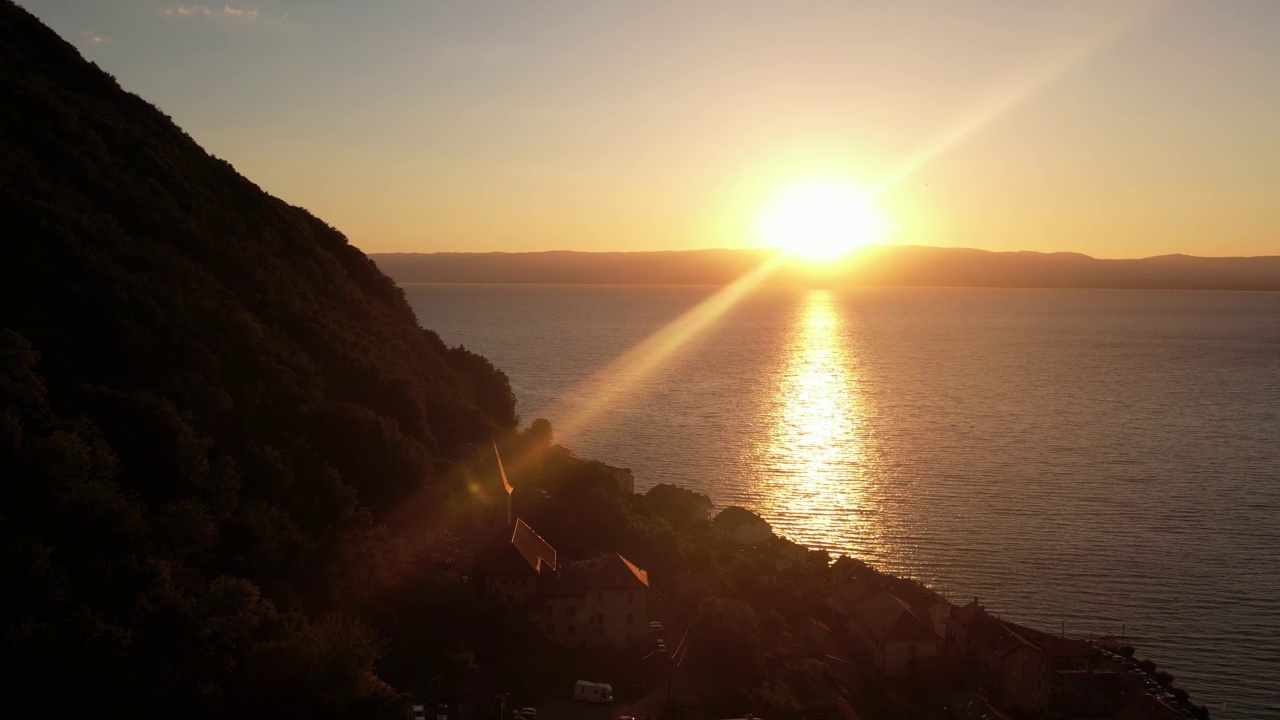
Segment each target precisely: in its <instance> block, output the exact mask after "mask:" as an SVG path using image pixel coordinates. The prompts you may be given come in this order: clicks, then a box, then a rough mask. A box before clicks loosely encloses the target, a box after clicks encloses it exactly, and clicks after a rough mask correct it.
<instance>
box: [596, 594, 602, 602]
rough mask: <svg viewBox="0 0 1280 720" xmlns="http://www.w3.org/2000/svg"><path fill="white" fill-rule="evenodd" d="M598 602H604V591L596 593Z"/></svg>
mask: <svg viewBox="0 0 1280 720" xmlns="http://www.w3.org/2000/svg"><path fill="white" fill-rule="evenodd" d="M596 602H604V593H596Z"/></svg>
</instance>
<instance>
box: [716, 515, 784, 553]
mask: <svg viewBox="0 0 1280 720" xmlns="http://www.w3.org/2000/svg"><path fill="white" fill-rule="evenodd" d="M711 527H712V529H714V530H715V531H716V533H717V534H719V535H720V536H722V537H727V538H731V539H733V540H734V541H736V542H737V543H738V544H739V545H758V544H760V543H763V542H768V541H769V540H772V539H773V537H774V535H773V527H772V526H770V525H769V523H768V522H766V521H765V519H764V518H762V517H760V516H759V515H757V514H755V513H753V512H751V511H750V510H747V509H746V508H742V507H738V506H737V505H730V506H729V507H727V508H725V509H724V510H721V511H720V514H718V515H716V517H715V519H714V520H712V521H711Z"/></svg>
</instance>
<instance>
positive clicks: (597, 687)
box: [573, 680, 613, 703]
mask: <svg viewBox="0 0 1280 720" xmlns="http://www.w3.org/2000/svg"><path fill="white" fill-rule="evenodd" d="M573 699H574V700H582V701H584V702H598V703H611V702H613V686H612V685H610V684H609V683H597V682H589V681H587V680H579V681H578V682H577V684H575V685H574V686H573Z"/></svg>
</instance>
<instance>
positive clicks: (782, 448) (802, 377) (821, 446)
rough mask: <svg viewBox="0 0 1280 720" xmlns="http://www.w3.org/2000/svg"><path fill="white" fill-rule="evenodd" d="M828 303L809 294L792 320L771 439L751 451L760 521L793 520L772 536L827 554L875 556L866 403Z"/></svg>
mask: <svg viewBox="0 0 1280 720" xmlns="http://www.w3.org/2000/svg"><path fill="white" fill-rule="evenodd" d="M833 303H834V300H833V298H832V296H831V293H829V292H828V291H825V290H815V291H813V292H811V293H810V294H809V295H808V297H807V298H806V300H805V301H804V304H803V306H802V309H801V312H800V313H798V314H797V316H796V319H795V323H794V325H793V327H792V329H791V332H790V335H791V337H790V340H789V348H788V355H787V357H786V360H785V364H784V365H783V366H782V368H781V370H780V372H779V374H778V376H777V380H776V387H775V390H774V393H773V396H774V403H775V405H774V408H773V411H772V432H771V433H770V434H769V435H768V436H767V438H765V441H764V443H763V444H762V446H761V447H760V448H759V449H758V450H757V452H758V455H759V456H760V460H761V462H759V463H757V464H756V466H757V467H761V468H769V469H770V472H769V473H768V474H767V475H765V476H763V477H761V478H759V479H758V480H757V482H758V484H759V485H760V487H758V488H757V489H756V492H757V493H758V495H759V496H760V497H761V498H762V500H763V505H764V508H763V510H764V514H765V516H766V517H769V518H771V519H774V518H778V519H782V518H787V519H794V521H793V522H787V521H786V520H783V521H782V522H781V523H779V525H778V527H776V528H775V529H776V530H777V531H778V532H779V533H781V534H783V535H786V536H788V537H790V538H792V539H794V540H797V541H799V542H802V543H805V544H807V545H811V546H817V547H823V548H828V549H830V550H831V551H833V553H834V552H835V551H837V550H840V549H844V548H848V547H850V546H854V547H858V548H859V549H860V550H861V551H862V553H863V554H871V555H877V556H878V555H881V554H882V553H883V552H884V551H885V548H884V547H883V545H884V540H883V538H882V536H881V532H880V529H879V528H878V526H877V524H876V508H875V507H874V504H873V503H874V501H873V500H872V497H873V496H872V495H871V494H869V493H868V492H866V490H867V485H868V483H869V481H870V478H869V476H868V475H867V474H865V473H864V470H865V469H866V465H867V463H868V461H869V460H871V459H872V456H873V455H874V448H873V447H871V446H870V443H869V442H866V439H867V437H868V435H869V433H868V432H867V430H868V428H866V427H864V423H865V422H866V412H865V411H866V402H867V401H866V398H865V397H864V396H863V394H862V393H861V392H860V390H859V383H858V377H857V359H856V358H854V357H851V354H850V352H849V350H848V349H847V346H846V340H845V332H844V330H845V328H844V323H843V321H842V319H841V317H840V314H839V313H838V312H837V311H836V308H835V307H834V304H833ZM873 549H874V550H875V551H874V552H868V551H872V550H873Z"/></svg>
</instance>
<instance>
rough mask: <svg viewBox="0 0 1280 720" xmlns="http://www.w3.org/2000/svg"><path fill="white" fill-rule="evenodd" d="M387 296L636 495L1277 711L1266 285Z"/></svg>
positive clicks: (1276, 332) (1278, 341)
mask: <svg viewBox="0 0 1280 720" xmlns="http://www.w3.org/2000/svg"><path fill="white" fill-rule="evenodd" d="M405 290H406V293H407V294H408V298H409V301H410V303H411V304H412V305H413V307H414V309H415V310H416V311H417V313H418V316H419V318H420V319H421V320H422V322H423V324H424V325H426V326H427V327H430V328H433V329H435V330H437V331H438V332H439V333H440V335H441V337H443V338H444V340H445V342H447V343H449V344H458V343H461V344H464V345H466V346H467V347H469V348H472V349H474V350H476V351H478V352H481V353H483V354H485V355H487V356H488V357H489V358H490V359H492V360H493V361H494V362H495V363H496V364H497V365H498V366H499V367H501V368H503V369H504V370H505V371H506V372H507V374H508V375H509V376H510V378H511V382H512V385H513V387H514V389H515V391H516V395H517V397H518V398H519V405H518V407H517V409H518V410H519V412H520V413H521V415H522V417H523V418H524V419H525V421H526V422H527V421H529V420H532V419H534V418H537V417H546V418H548V419H549V420H551V422H552V424H553V425H554V426H555V427H556V429H557V436H558V439H559V440H560V441H562V442H565V443H566V444H568V445H570V446H572V447H574V448H575V449H577V450H578V451H579V453H580V454H582V455H585V456H592V457H597V458H600V459H603V460H606V461H608V462H610V463H612V464H616V465H623V466H627V467H630V468H632V469H633V470H634V471H635V475H636V485H637V489H638V490H643V489H647V488H648V487H650V486H652V485H655V484H657V483H660V482H668V483H677V484H680V485H684V486H686V487H690V488H693V489H695V490H698V491H700V492H704V493H706V494H708V495H710V496H711V497H712V499H713V500H715V501H716V502H717V503H718V504H720V505H727V504H741V505H745V506H747V507H751V508H754V509H756V510H758V511H759V512H761V513H762V514H763V515H764V516H765V517H766V518H767V519H768V520H770V521H771V522H772V523H773V524H774V526H775V528H776V529H778V530H779V531H780V532H781V533H783V534H786V535H788V536H790V537H792V538H794V539H796V540H799V541H801V542H804V543H807V544H809V545H812V546H816V547H823V548H827V549H829V550H831V551H832V552H833V554H834V553H847V554H852V555H856V556H858V557H862V558H864V559H866V560H867V561H869V562H871V563H872V564H874V565H876V566H878V567H880V568H882V569H885V570H888V571H891V572H895V573H898V574H902V575H909V576H912V577H915V578H917V579H919V580H922V581H924V582H926V583H928V584H930V585H932V586H933V587H934V588H936V589H937V590H939V591H941V592H942V593H944V594H945V595H947V596H948V597H949V598H951V599H952V600H955V601H960V602H963V601H965V600H966V599H967V598H969V597H971V596H978V597H980V598H981V599H982V602H983V603H984V604H986V605H987V607H988V609H990V610H992V611H994V612H997V613H1000V614H1002V615H1003V616H1005V617H1008V618H1011V619H1015V620H1017V621H1021V622H1025V623H1028V624H1032V625H1035V626H1038V627H1041V628H1042V629H1046V630H1060V629H1061V628H1062V626H1063V624H1064V623H1065V625H1066V630H1067V633H1068V634H1074V635H1079V636H1087V635H1089V634H1099V633H1105V632H1114V633H1116V634H1119V633H1120V632H1121V630H1122V628H1123V629H1124V631H1125V632H1126V633H1127V634H1128V635H1129V636H1130V637H1132V638H1134V639H1135V641H1136V642H1137V643H1138V645H1139V653H1140V654H1141V655H1147V656H1150V657H1151V658H1152V659H1154V660H1156V661H1157V662H1158V663H1159V664H1160V665H1161V667H1162V668H1164V669H1166V670H1169V671H1170V672H1172V673H1173V674H1174V675H1175V676H1177V677H1178V678H1179V681H1180V684H1182V685H1183V686H1185V687H1186V688H1187V689H1188V690H1190V691H1191V693H1192V696H1193V698H1194V699H1196V700H1197V701H1198V702H1202V703H1206V704H1208V705H1210V707H1211V708H1212V709H1213V711H1214V712H1213V715H1214V717H1216V718H1277V717H1280V294H1277V293H1212V292H1155V291H1133V292H1130V291H1060V290H976V289H906V288H901V289H899V288H890V289H867V290H851V291H846V290H841V291H822V290H816V291H815V290H800V289H783V288H769V289H761V290H757V291H755V292H753V293H751V294H748V295H747V296H745V297H743V298H741V300H740V301H739V302H737V303H736V304H732V305H731V306H729V307H727V308H722V307H715V304H716V303H715V300H714V298H712V296H713V295H714V294H715V293H716V292H717V291H718V290H719V289H718V288H708V287H675V288H672V287H581V286H512V285H407V286H405ZM709 298H712V300H711V301H710V302H709V303H707V302H704V301H708V299H709ZM708 306H712V307H710V308H708ZM673 321H674V325H672V323H673ZM664 328H666V330H665V331H663V329H664ZM660 331H663V332H660ZM654 333H659V335H658V336H657V337H656V338H653V339H650V340H649V341H648V342H647V343H644V344H642V345H640V347H639V349H638V350H633V348H636V346H637V344H640V343H642V341H645V340H646V338H650V336H652V335H653V334H654ZM1224 702H1225V703H1226V704H1227V705H1226V709H1225V710H1224V709H1223V706H1222V704H1223V703H1224Z"/></svg>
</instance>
